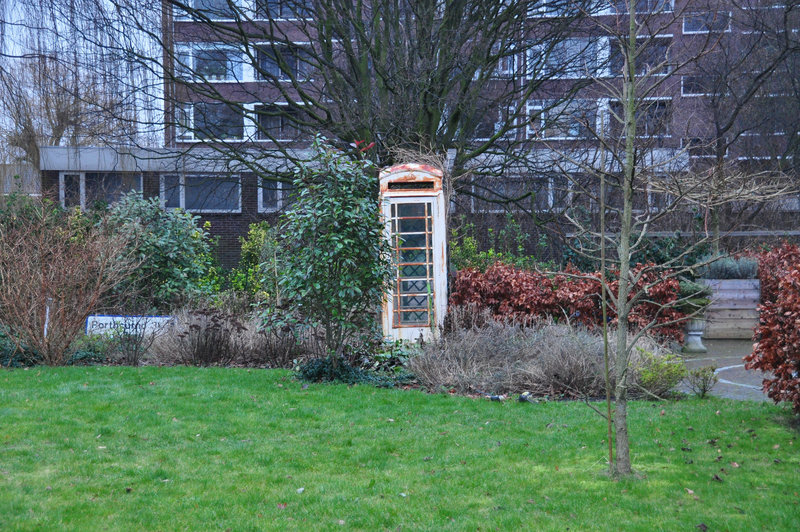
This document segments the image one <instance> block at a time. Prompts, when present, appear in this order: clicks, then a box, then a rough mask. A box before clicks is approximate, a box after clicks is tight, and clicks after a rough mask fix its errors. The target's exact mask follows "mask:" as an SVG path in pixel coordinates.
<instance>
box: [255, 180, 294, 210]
mask: <svg viewBox="0 0 800 532" xmlns="http://www.w3.org/2000/svg"><path fill="white" fill-rule="evenodd" d="M293 190H294V189H293V188H292V184H291V183H284V182H282V181H275V180H271V179H265V178H261V186H260V187H259V190H258V212H267V213H269V212H280V211H282V210H283V209H285V208H286V207H287V206H288V205H289V204H290V203H291V201H290V199H291V196H292V192H293Z"/></svg>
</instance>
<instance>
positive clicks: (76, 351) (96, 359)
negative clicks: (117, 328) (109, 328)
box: [67, 334, 117, 366]
mask: <svg viewBox="0 0 800 532" xmlns="http://www.w3.org/2000/svg"><path fill="white" fill-rule="evenodd" d="M116 347H117V342H116V339H115V338H114V337H113V336H110V335H105V334H89V335H83V336H79V337H78V338H77V339H76V340H75V342H74V343H73V344H72V347H71V349H70V351H71V353H70V355H69V357H68V358H67V365H70V366H83V365H91V364H102V363H104V362H108V361H109V360H110V359H111V358H112V356H113V354H114V352H115V350H116Z"/></svg>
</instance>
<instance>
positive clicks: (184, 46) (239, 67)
mask: <svg viewBox="0 0 800 532" xmlns="http://www.w3.org/2000/svg"><path fill="white" fill-rule="evenodd" d="M198 50H221V51H228V52H233V53H232V54H231V55H232V56H234V57H233V58H230V57H229V59H228V61H227V63H228V64H226V73H227V74H228V75H232V76H233V77H226V78H224V79H218V78H202V77H200V76H198V75H197V51H198ZM181 55H183V56H184V57H185V58H187V59H188V61H184V63H185V64H186V66H185V68H188V69H189V76H187V77H183V76H179V75H178V69H179V66H178V64H177V58H178V57H179V56H181ZM237 55H238V57H236V56H237ZM173 62H174V63H175V67H174V75H175V77H176V78H178V79H181V80H182V81H185V82H188V83H206V82H209V83H242V82H244V81H247V80H245V78H244V56H243V54H242V52H241V51H240V50H239V49H238V48H236V46H233V45H229V46H226V45H224V44H220V43H180V44H178V45H176V46H175V58H174V59H173ZM180 68H184V67H180Z"/></svg>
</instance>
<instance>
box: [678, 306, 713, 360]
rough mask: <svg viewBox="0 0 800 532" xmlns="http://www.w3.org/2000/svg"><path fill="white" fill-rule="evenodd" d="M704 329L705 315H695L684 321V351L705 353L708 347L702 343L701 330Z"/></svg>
mask: <svg viewBox="0 0 800 532" xmlns="http://www.w3.org/2000/svg"><path fill="white" fill-rule="evenodd" d="M705 330H706V317H705V315H704V314H701V315H698V316H695V317H694V318H692V319H690V320H688V321H687V322H686V338H685V340H684V342H683V352H684V353H706V352H707V351H708V349H706V346H704V345H703V332H704V331H705Z"/></svg>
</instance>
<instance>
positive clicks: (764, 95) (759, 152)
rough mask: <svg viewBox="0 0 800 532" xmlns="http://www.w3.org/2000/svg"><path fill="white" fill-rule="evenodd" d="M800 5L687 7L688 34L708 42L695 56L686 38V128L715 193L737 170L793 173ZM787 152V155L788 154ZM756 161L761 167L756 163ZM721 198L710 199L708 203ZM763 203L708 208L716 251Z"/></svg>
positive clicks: (739, 2) (753, 1) (756, 1)
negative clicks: (725, 234) (727, 231)
mask: <svg viewBox="0 0 800 532" xmlns="http://www.w3.org/2000/svg"><path fill="white" fill-rule="evenodd" d="M799 17H800V6H799V5H798V4H797V3H796V2H786V3H780V4H774V3H772V2H764V1H762V0H736V1H733V2H724V3H720V2H715V1H707V0H706V1H703V0H701V1H698V2H692V3H691V4H690V7H689V8H687V11H686V13H685V14H684V19H683V29H684V31H685V32H694V33H696V34H697V36H696V37H699V39H701V40H705V41H706V43H705V44H706V46H704V47H705V48H706V51H705V53H702V54H697V53H696V49H692V46H693V45H694V46H695V47H696V46H697V40H698V38H695V39H688V40H687V41H686V43H685V44H686V46H685V49H684V50H682V51H681V53H682V54H683V55H684V56H685V57H686V58H687V59H688V58H694V59H691V60H690V62H689V64H687V68H686V69H684V72H683V75H682V76H681V94H682V95H683V96H685V97H696V98H693V103H694V104H693V105H692V106H691V108H692V111H693V112H694V115H693V116H688V119H687V120H686V121H685V129H684V130H683V131H682V133H683V137H684V138H685V139H686V141H687V143H686V147H687V149H688V154H687V155H689V156H691V158H692V166H693V168H694V169H695V171H696V172H697V173H699V174H704V175H705V176H706V179H707V182H708V183H709V184H710V187H709V190H711V191H718V190H721V189H724V188H725V187H726V182H727V181H728V180H729V179H730V178H732V179H736V176H737V175H741V174H748V173H763V172H768V171H770V170H773V169H774V170H778V171H783V172H787V173H794V168H793V166H794V163H793V157H791V156H790V154H791V151H792V149H793V148H792V146H793V145H794V138H795V136H796V135H794V134H793V133H794V132H796V131H798V129H797V127H796V126H797V124H796V116H797V111H798V107H797V101H796V100H794V99H793V97H792V89H791V87H792V86H793V85H794V84H795V83H796V82H795V80H796V79H797V76H796V74H794V73H792V68H793V63H794V62H796V55H797V52H798V50H800V48H798V45H800V41H798V39H797V35H796V33H795V31H793V28H794V29H796V28H797V24H798V21H799V20H800V18H799ZM787 156H788V157H787ZM753 161H756V164H753ZM715 202H716V200H715V199H713V198H710V203H712V204H713V203H715ZM765 205H767V204H766V203H765V202H757V203H755V204H753V203H747V202H722V204H719V205H709V206H707V212H706V213H705V216H706V222H705V225H706V227H707V230H708V231H709V232H711V234H712V236H713V239H712V240H713V243H714V244H713V245H714V248H715V251H716V252H717V253H719V242H720V236H721V233H722V229H723V228H724V227H725V225H726V220H725V219H726V218H727V219H728V220H730V222H727V223H737V224H746V223H749V222H751V221H753V220H754V219H755V218H756V217H757V216H759V214H760V213H761V212H762V210H763V208H764V206H765Z"/></svg>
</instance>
